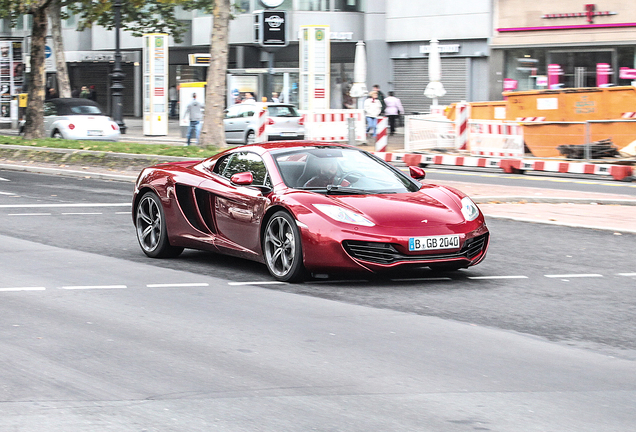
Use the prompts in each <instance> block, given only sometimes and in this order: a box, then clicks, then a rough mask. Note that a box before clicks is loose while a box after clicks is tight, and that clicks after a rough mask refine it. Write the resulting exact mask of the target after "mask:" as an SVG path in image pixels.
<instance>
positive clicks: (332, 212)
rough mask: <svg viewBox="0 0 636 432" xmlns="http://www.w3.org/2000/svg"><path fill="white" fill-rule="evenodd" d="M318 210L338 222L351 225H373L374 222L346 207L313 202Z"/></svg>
mask: <svg viewBox="0 0 636 432" xmlns="http://www.w3.org/2000/svg"><path fill="white" fill-rule="evenodd" d="M314 207H316V208H317V209H318V210H320V211H321V212H322V213H324V214H326V215H327V216H329V217H330V218H331V219H333V220H336V221H338V222H344V223H348V224H352V225H362V226H369V227H370V226H374V225H375V224H374V223H373V222H371V221H370V220H368V219H367V218H365V217H364V216H362V215H361V214H358V213H356V212H353V211H351V210H348V209H346V208H343V207H340V206H336V205H330V204H314Z"/></svg>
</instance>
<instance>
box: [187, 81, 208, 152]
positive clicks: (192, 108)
mask: <svg viewBox="0 0 636 432" xmlns="http://www.w3.org/2000/svg"><path fill="white" fill-rule="evenodd" d="M204 109H205V107H204V106H203V104H202V103H201V102H199V101H198V100H197V94H196V93H192V100H191V101H190V103H189V104H188V106H187V107H186V110H185V115H184V116H189V117H190V126H189V127H188V141H187V145H190V140H191V139H192V136H193V135H194V136H196V139H197V144H198V143H199V134H200V133H201V121H202V120H203V111H204Z"/></svg>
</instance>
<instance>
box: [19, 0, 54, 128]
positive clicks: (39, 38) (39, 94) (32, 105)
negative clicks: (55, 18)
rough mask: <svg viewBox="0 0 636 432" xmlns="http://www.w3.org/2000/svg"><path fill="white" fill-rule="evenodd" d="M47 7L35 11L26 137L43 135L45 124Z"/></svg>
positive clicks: (25, 126)
mask: <svg viewBox="0 0 636 432" xmlns="http://www.w3.org/2000/svg"><path fill="white" fill-rule="evenodd" d="M47 27H48V26H47V16H46V7H38V8H35V9H34V11H33V30H32V31H31V73H30V74H29V92H28V98H29V99H28V103H27V107H26V122H25V125H24V138H25V139H33V138H41V137H42V129H43V127H42V126H43V124H44V114H43V112H42V111H43V106H44V80H45V78H46V72H45V70H44V48H45V46H46V31H47Z"/></svg>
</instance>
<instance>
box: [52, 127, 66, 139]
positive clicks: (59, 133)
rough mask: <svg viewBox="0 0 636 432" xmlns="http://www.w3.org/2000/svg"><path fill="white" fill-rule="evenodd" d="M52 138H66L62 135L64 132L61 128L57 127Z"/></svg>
mask: <svg viewBox="0 0 636 432" xmlns="http://www.w3.org/2000/svg"><path fill="white" fill-rule="evenodd" d="M51 138H57V139H62V138H64V136H62V132H60V131H59V130H57V129H55V130H54V131H53V133H52V134H51Z"/></svg>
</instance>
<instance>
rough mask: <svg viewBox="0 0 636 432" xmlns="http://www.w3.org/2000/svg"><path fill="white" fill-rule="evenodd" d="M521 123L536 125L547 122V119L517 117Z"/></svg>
mask: <svg viewBox="0 0 636 432" xmlns="http://www.w3.org/2000/svg"><path fill="white" fill-rule="evenodd" d="M516 121H518V122H519V123H535V122H542V121H545V117H517V119H516Z"/></svg>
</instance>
